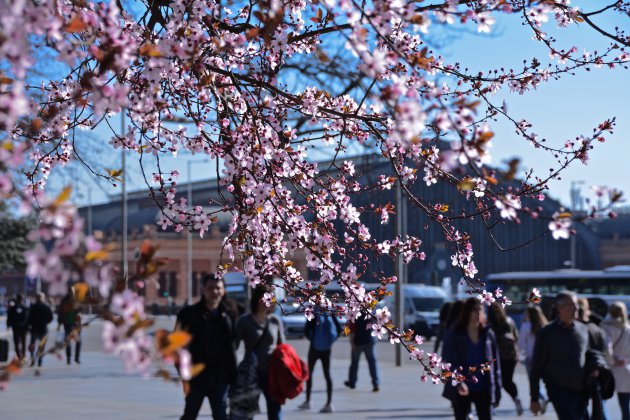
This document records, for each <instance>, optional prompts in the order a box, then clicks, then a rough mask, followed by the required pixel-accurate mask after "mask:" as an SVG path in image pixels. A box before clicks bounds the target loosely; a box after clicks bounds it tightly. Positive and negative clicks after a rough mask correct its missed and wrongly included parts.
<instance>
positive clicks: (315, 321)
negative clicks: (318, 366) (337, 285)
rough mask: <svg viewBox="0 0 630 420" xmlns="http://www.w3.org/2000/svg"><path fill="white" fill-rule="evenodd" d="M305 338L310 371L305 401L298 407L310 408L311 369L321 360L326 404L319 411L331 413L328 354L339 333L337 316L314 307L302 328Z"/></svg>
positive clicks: (331, 387)
mask: <svg viewBox="0 0 630 420" xmlns="http://www.w3.org/2000/svg"><path fill="white" fill-rule="evenodd" d="M304 333H305V335H306V338H308V340H309V341H310V342H311V344H310V346H309V348H308V371H309V372H310V373H311V374H310V375H309V376H308V380H307V381H306V401H304V403H302V405H300V407H299V408H300V409H302V410H308V409H310V408H311V389H312V388H313V375H312V373H313V369H314V368H315V363H316V362H317V361H318V360H321V361H322V369H323V370H324V377H325V378H326V405H324V407H323V408H322V409H321V410H320V413H332V412H333V411H334V409H333V405H332V391H333V384H332V378H331V376H330V354H331V352H332V345H333V343H334V342H335V340H337V338H338V337H339V335H340V334H341V326H340V325H339V321H338V320H337V317H336V316H334V315H333V314H327V313H322V311H321V310H320V309H319V307H316V308H315V315H314V317H313V318H312V319H310V320H309V321H308V322H307V323H306V327H305V330H304Z"/></svg>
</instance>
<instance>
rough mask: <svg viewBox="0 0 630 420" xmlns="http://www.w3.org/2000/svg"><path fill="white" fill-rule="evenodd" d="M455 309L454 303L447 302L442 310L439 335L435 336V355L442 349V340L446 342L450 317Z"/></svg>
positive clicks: (438, 329)
mask: <svg viewBox="0 0 630 420" xmlns="http://www.w3.org/2000/svg"><path fill="white" fill-rule="evenodd" d="M452 307H453V302H445V303H444V304H443V305H442V307H441V308H440V315H439V317H438V321H439V324H438V328H437V333H436V334H435V344H434V345H433V353H437V352H438V350H439V349H440V344H441V343H442V340H444V333H445V332H446V329H447V328H448V327H447V321H448V315H449V312H450V311H451V308H452Z"/></svg>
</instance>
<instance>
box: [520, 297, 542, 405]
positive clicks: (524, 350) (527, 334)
mask: <svg viewBox="0 0 630 420" xmlns="http://www.w3.org/2000/svg"><path fill="white" fill-rule="evenodd" d="M547 323H548V321H547V318H546V317H545V314H544V313H543V311H542V309H540V306H538V305H529V306H528V307H527V309H526V310H525V314H524V316H523V322H522V323H521V328H520V330H519V334H518V348H519V351H520V352H521V355H522V356H523V359H524V360H525V368H526V369H527V377H528V378H529V381H530V386H531V380H532V363H533V359H534V344H535V343H536V335H537V334H538V332H539V331H540V329H541V328H542V327H544V326H545V325H547ZM538 395H539V398H538V401H540V412H541V414H545V412H546V411H547V404H548V403H549V400H548V399H547V396H546V394H544V393H543V390H542V388H540V387H539V394H538Z"/></svg>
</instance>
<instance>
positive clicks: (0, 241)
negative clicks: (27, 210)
mask: <svg viewBox="0 0 630 420" xmlns="http://www.w3.org/2000/svg"><path fill="white" fill-rule="evenodd" d="M34 228H35V221H34V220H33V219H32V218H24V217H18V218H16V217H14V216H12V215H10V214H9V213H7V211H6V206H5V205H0V273H2V272H5V271H13V270H15V271H23V270H24V269H25V268H26V261H25V260H24V251H26V250H28V249H30V248H31V247H32V246H33V242H31V241H29V240H28V239H27V235H28V234H29V232H30V231H32V230H33V229H34Z"/></svg>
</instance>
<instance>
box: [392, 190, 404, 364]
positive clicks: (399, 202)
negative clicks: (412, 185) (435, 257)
mask: <svg viewBox="0 0 630 420" xmlns="http://www.w3.org/2000/svg"><path fill="white" fill-rule="evenodd" d="M404 204H405V201H404V198H403V195H402V185H401V184H400V181H399V183H398V185H397V187H396V234H397V235H398V238H399V240H402V239H403V235H404V232H405V227H404V223H405V217H406V216H405V214H403V213H404V212H403V208H404ZM404 277H405V266H404V263H403V256H402V254H401V253H398V256H397V257H396V286H395V292H396V299H395V301H396V313H395V314H394V320H395V321H396V325H398V328H399V329H400V331H401V332H402V331H404V330H405V311H404V306H405V305H404V303H405V299H404V296H403V293H404V290H403V281H404ZM394 347H395V349H396V366H402V349H401V346H394Z"/></svg>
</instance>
